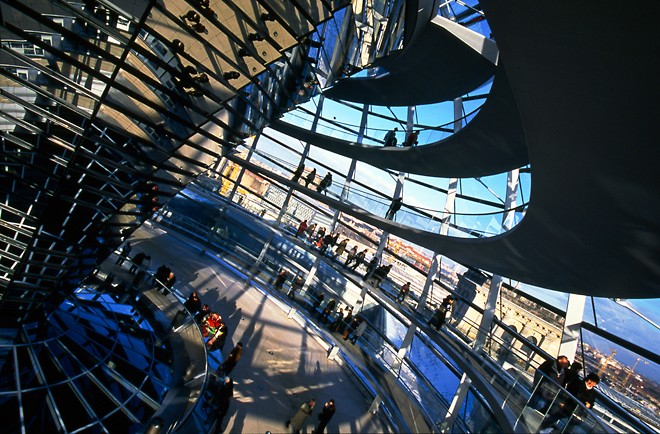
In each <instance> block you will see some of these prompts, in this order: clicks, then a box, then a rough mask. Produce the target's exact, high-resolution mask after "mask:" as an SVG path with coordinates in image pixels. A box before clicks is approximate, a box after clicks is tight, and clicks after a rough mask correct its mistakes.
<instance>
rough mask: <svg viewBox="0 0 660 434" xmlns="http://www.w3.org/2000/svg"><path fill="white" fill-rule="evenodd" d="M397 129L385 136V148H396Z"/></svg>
mask: <svg viewBox="0 0 660 434" xmlns="http://www.w3.org/2000/svg"><path fill="white" fill-rule="evenodd" d="M398 130H399V129H398V128H396V127H395V128H394V129H393V130H390V131H388V132H387V134H385V137H384V139H385V146H396V132H397V131H398Z"/></svg>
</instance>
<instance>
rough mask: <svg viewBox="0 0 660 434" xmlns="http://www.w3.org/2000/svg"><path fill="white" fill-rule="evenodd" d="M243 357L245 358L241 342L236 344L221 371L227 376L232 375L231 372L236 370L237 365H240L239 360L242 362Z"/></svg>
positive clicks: (221, 366)
mask: <svg viewBox="0 0 660 434" xmlns="http://www.w3.org/2000/svg"><path fill="white" fill-rule="evenodd" d="M242 356H243V342H239V343H237V344H236V346H235V347H234V348H232V350H231V351H230V352H229V355H228V356H227V358H226V359H225V361H224V362H223V363H222V365H220V369H219V371H222V372H223V373H224V374H225V375H229V374H231V371H233V370H234V368H235V367H236V364H237V363H238V361H239V360H241V357H242Z"/></svg>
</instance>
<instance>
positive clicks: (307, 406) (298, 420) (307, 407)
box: [286, 399, 316, 433]
mask: <svg viewBox="0 0 660 434" xmlns="http://www.w3.org/2000/svg"><path fill="white" fill-rule="evenodd" d="M314 406H316V401H315V400H314V399H310V400H309V402H306V403H304V404H303V405H301V406H300V408H299V409H298V411H297V412H296V414H295V415H294V416H293V417H292V418H291V419H289V420H287V421H286V427H287V428H288V427H289V425H291V428H292V429H293V432H294V433H299V432H300V430H301V429H302V427H303V425H304V424H305V420H306V419H307V417H308V416H309V415H310V414H312V411H313V410H314Z"/></svg>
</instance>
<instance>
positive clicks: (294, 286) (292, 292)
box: [287, 274, 305, 300]
mask: <svg viewBox="0 0 660 434" xmlns="http://www.w3.org/2000/svg"><path fill="white" fill-rule="evenodd" d="M304 284H305V281H304V280H303V278H302V276H301V275H300V274H299V275H297V276H296V278H295V279H293V283H291V289H289V293H288V294H287V297H289V298H291V299H293V300H295V299H296V292H297V291H300V290H301V289H302V287H303V285H304Z"/></svg>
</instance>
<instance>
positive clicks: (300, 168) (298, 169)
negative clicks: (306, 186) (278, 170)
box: [291, 164, 305, 182]
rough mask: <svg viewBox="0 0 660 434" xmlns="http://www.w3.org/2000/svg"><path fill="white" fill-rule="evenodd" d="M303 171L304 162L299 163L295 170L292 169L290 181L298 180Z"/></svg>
mask: <svg viewBox="0 0 660 434" xmlns="http://www.w3.org/2000/svg"><path fill="white" fill-rule="evenodd" d="M304 171H305V165H304V164H301V165H300V166H298V167H296V170H294V171H293V177H292V178H291V181H293V182H298V181H299V180H300V177H301V176H302V174H303V172H304Z"/></svg>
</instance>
